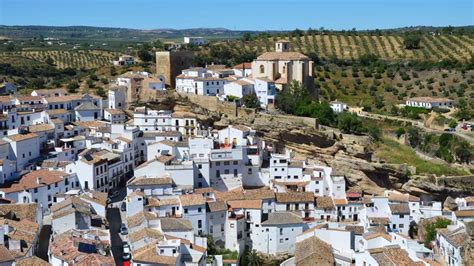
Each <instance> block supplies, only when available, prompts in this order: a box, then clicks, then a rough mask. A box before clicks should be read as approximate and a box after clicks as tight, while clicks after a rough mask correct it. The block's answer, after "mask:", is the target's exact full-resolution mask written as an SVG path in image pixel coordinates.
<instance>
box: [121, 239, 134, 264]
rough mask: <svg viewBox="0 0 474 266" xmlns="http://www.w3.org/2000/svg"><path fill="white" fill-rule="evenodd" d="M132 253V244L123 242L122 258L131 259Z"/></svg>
mask: <svg viewBox="0 0 474 266" xmlns="http://www.w3.org/2000/svg"><path fill="white" fill-rule="evenodd" d="M131 257H132V256H131V254H130V245H129V244H128V243H127V242H124V244H123V252H122V259H123V260H125V261H129V260H130V259H131Z"/></svg>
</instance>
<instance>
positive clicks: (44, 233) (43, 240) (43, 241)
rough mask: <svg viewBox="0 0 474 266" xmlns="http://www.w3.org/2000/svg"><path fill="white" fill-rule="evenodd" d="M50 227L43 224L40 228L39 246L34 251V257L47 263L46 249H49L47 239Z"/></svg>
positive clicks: (49, 234) (49, 235)
mask: <svg viewBox="0 0 474 266" xmlns="http://www.w3.org/2000/svg"><path fill="white" fill-rule="evenodd" d="M51 233H52V232H51V225H49V224H44V225H43V227H42V228H41V232H40V235H39V241H38V242H39V244H38V249H37V250H36V256H37V257H39V258H41V259H43V260H45V261H49V258H48V247H49V239H50V238H51Z"/></svg>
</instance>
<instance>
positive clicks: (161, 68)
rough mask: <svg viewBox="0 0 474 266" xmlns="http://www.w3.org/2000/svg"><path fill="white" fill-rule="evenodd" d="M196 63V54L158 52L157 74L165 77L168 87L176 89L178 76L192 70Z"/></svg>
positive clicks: (187, 52)
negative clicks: (182, 72)
mask: <svg viewBox="0 0 474 266" xmlns="http://www.w3.org/2000/svg"><path fill="white" fill-rule="evenodd" d="M193 62H194V54H193V52H189V51H163V52H156V74H157V75H162V76H163V77H165V82H166V86H167V87H171V88H175V85H176V76H178V75H179V74H181V71H182V70H183V69H186V68H190V67H191V66H192V65H193Z"/></svg>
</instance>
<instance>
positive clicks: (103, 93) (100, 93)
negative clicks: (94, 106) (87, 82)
mask: <svg viewBox="0 0 474 266" xmlns="http://www.w3.org/2000/svg"><path fill="white" fill-rule="evenodd" d="M95 92H96V93H97V95H99V96H100V97H102V98H104V97H105V96H106V95H107V94H106V93H105V90H104V88H102V87H97V89H96V90H95Z"/></svg>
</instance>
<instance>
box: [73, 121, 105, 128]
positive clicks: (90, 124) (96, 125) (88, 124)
mask: <svg viewBox="0 0 474 266" xmlns="http://www.w3.org/2000/svg"><path fill="white" fill-rule="evenodd" d="M72 124H74V125H76V126H80V127H84V128H96V129H97V128H100V127H107V126H108V124H107V123H106V122H103V121H98V120H95V121H75V122H72Z"/></svg>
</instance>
